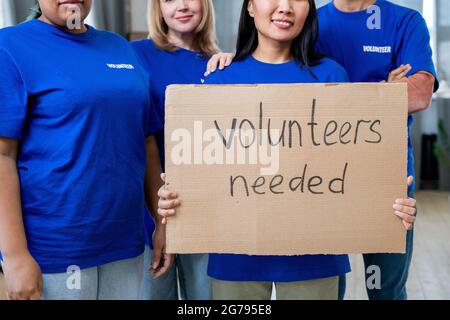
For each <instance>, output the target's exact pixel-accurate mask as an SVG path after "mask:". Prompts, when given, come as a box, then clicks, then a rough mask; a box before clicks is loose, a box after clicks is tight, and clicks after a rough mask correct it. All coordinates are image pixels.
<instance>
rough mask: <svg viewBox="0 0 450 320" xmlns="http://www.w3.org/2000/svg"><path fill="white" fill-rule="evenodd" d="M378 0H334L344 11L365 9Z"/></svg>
mask: <svg viewBox="0 0 450 320" xmlns="http://www.w3.org/2000/svg"><path fill="white" fill-rule="evenodd" d="M375 2H376V0H334V6H335V7H336V8H337V9H338V10H340V11H342V12H357V11H363V10H366V9H367V8H369V7H370V6H371V5H373V4H374V3H375Z"/></svg>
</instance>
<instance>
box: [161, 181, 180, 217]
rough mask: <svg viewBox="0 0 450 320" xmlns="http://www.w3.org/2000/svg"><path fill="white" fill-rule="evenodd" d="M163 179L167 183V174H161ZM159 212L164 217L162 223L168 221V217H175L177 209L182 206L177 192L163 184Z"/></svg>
mask: <svg viewBox="0 0 450 320" xmlns="http://www.w3.org/2000/svg"><path fill="white" fill-rule="evenodd" d="M161 179H162V181H163V182H164V183H166V174H165V173H163V174H161ZM158 196H159V202H158V214H159V215H160V216H162V217H163V218H164V219H163V221H162V224H166V223H167V218H169V217H173V216H174V215H175V214H176V211H175V209H176V208H177V207H179V206H180V204H181V202H180V199H179V198H178V194H177V193H176V192H173V191H170V190H168V189H167V188H166V185H163V186H162V187H161V188H160V189H159V192H158Z"/></svg>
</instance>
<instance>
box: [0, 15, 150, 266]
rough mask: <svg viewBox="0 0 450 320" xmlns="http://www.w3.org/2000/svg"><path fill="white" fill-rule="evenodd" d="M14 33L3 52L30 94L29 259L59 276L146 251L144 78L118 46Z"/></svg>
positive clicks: (94, 39)
mask: <svg viewBox="0 0 450 320" xmlns="http://www.w3.org/2000/svg"><path fill="white" fill-rule="evenodd" d="M13 28H14V29H9V30H8V31H6V32H8V33H9V34H4V37H6V38H7V39H8V40H7V41H1V42H0V48H1V49H2V50H4V51H7V52H8V53H9V55H10V56H11V57H13V59H14V63H15V64H16V66H17V68H18V70H19V71H20V74H21V76H22V79H23V82H24V85H25V87H26V90H27V99H28V110H27V119H26V125H25V128H24V132H23V139H22V140H21V143H20V153H19V158H18V170H19V176H20V184H21V197H22V209H23V215H24V223H25V228H26V233H27V237H28V242H29V247H30V250H31V251H32V253H33V254H34V255H36V256H37V259H38V261H39V260H40V259H41V261H39V262H41V267H43V270H46V271H48V270H50V271H51V270H55V269H58V271H61V267H60V266H58V263H59V260H58V259H60V261H61V263H63V261H64V263H65V261H73V260H71V259H72V258H73V259H75V260H76V259H78V258H79V259H80V260H81V261H80V263H81V264H83V261H84V260H86V262H85V263H86V265H88V264H92V262H88V261H87V260H90V259H95V258H96V257H95V255H98V254H100V252H101V253H102V254H108V253H105V252H104V251H105V250H108V248H109V249H111V250H112V251H114V250H116V252H112V253H111V254H117V252H119V251H123V252H126V251H127V246H130V247H131V248H135V247H136V246H139V245H141V242H142V239H143V238H142V232H141V230H140V228H139V226H140V225H142V214H143V212H144V210H145V202H144V196H143V190H144V189H143V184H144V173H145V165H146V152H145V116H146V115H147V114H148V113H147V112H146V110H147V109H148V105H149V94H148V90H149V89H148V88H149V79H148V75H147V74H146V73H145V71H144V70H142V68H141V67H140V65H139V62H138V60H137V58H136V56H135V55H134V52H133V50H132V49H131V47H130V46H129V45H128V43H127V42H126V41H125V40H124V39H121V38H119V36H116V35H113V34H110V33H107V32H101V31H97V30H95V29H93V28H90V29H89V31H88V32H86V33H85V34H81V35H71V34H68V33H66V32H64V31H62V30H59V29H57V28H54V27H52V26H50V25H47V24H45V23H44V22H41V21H39V20H32V21H30V22H26V23H23V24H22V25H19V26H17V27H13ZM52 254H54V256H53V257H52V258H51V259H50V256H51V255H52ZM89 255H91V258H89ZM105 259H108V258H105ZM47 264H50V265H47Z"/></svg>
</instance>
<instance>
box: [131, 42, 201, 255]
mask: <svg viewBox="0 0 450 320" xmlns="http://www.w3.org/2000/svg"><path fill="white" fill-rule="evenodd" d="M131 45H132V46H133V48H134V49H135V51H136V54H137V55H138V57H139V59H140V61H141V64H142V66H143V67H144V68H145V69H146V71H147V72H148V73H150V74H151V75H152V76H151V86H150V88H151V95H152V97H153V100H154V101H155V106H156V110H157V111H158V115H159V117H160V119H162V120H164V119H165V103H166V88H167V86H169V85H172V84H200V83H202V77H203V74H204V73H205V71H206V66H207V64H208V59H207V58H206V57H205V56H204V55H203V54H201V53H199V52H194V51H189V50H185V49H178V50H176V51H174V52H168V51H164V50H161V49H159V48H158V47H156V46H155V44H154V43H153V41H151V40H139V41H134V42H132V43H131ZM156 141H157V143H158V149H159V155H160V159H161V164H162V166H163V169H164V158H165V157H164V130H161V131H159V132H157V133H156ZM154 230H155V223H154V221H153V219H152V218H151V217H150V216H149V215H146V216H145V240H146V243H147V245H148V246H150V247H151V248H153V246H152V235H153V232H154Z"/></svg>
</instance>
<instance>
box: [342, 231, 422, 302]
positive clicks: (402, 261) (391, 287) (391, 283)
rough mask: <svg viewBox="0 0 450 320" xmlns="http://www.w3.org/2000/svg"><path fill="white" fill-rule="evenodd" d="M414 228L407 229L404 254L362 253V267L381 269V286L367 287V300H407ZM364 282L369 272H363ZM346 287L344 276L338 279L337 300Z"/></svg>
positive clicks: (343, 294)
mask: <svg viewBox="0 0 450 320" xmlns="http://www.w3.org/2000/svg"><path fill="white" fill-rule="evenodd" d="M413 239H414V230H412V231H408V234H407V238H406V254H389V253H380V254H364V255H363V258H364V268H365V270H367V268H369V267H370V266H378V267H379V268H380V270H381V288H380V289H368V288H367V286H366V288H367V294H368V296H369V300H407V299H408V295H407V293H406V282H407V280H408V274H409V266H410V265H411V259H412V255H413ZM365 276H366V283H367V279H368V277H370V274H367V273H366V272H365ZM345 289H346V278H345V276H342V277H340V279H339V300H343V299H344V296H345Z"/></svg>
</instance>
